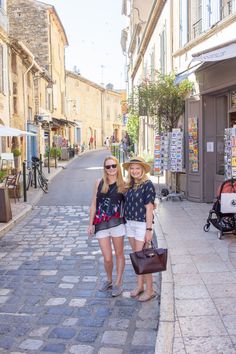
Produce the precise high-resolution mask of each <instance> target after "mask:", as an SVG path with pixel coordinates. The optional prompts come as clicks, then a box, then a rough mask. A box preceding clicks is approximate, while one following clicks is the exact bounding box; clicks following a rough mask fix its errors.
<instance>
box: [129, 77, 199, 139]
mask: <svg viewBox="0 0 236 354" xmlns="http://www.w3.org/2000/svg"><path fill="white" fill-rule="evenodd" d="M191 90H192V83H191V82H190V81H189V80H187V79H186V80H183V81H182V82H181V83H180V84H179V85H176V84H175V75H174V74H171V75H161V74H158V78H157V80H156V81H148V80H145V81H143V82H142V83H141V84H140V85H139V86H138V87H136V88H135V89H134V92H133V94H132V97H131V101H130V102H131V110H132V111H133V113H135V114H138V115H144V116H152V117H154V122H155V128H156V130H157V131H159V132H161V131H171V130H172V129H173V128H176V127H177V124H178V120H179V118H180V116H181V115H182V114H183V113H184V107H185V98H186V97H187V96H188V95H189V93H190V92H191Z"/></svg>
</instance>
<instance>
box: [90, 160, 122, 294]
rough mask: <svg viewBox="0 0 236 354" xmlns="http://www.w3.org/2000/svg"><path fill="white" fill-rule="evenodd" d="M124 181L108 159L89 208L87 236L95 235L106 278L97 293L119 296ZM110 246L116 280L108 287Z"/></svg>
mask: <svg viewBox="0 0 236 354" xmlns="http://www.w3.org/2000/svg"><path fill="white" fill-rule="evenodd" d="M123 192H124V181H123V177H122V172H121V167H120V164H119V161H118V160H117V158H116V157H114V156H108V157H107V158H105V160H104V164H103V178H102V179H101V180H100V181H97V182H96V184H95V189H94V194H93V200H92V204H91V207H90V222H89V227H88V234H89V236H92V235H93V234H94V232H95V235H96V238H97V239H98V242H99V246H100V248H101V251H102V255H103V258H104V268H105V271H106V275H107V279H106V280H105V281H104V282H103V283H102V284H101V286H100V289H99V290H100V291H107V290H109V289H112V296H113V297H115V296H119V295H120V294H121V293H122V291H123V289H122V278H123V272H124V267H125V257H124V236H125V225H124V223H125V220H124V217H123V211H122V209H123V208H122V207H123V200H124V195H123ZM112 244H113V246H114V250H115V256H116V281H115V283H114V284H112V271H113V256H112Z"/></svg>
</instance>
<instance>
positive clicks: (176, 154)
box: [154, 129, 184, 176]
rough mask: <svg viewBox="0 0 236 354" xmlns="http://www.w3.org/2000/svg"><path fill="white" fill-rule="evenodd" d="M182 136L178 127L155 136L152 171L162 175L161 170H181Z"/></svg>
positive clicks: (182, 161) (182, 162)
mask: <svg viewBox="0 0 236 354" xmlns="http://www.w3.org/2000/svg"><path fill="white" fill-rule="evenodd" d="M183 141H184V136H183V132H182V131H181V130H180V129H173V130H172V132H166V133H161V134H157V135H156V136H155V149H154V172H155V175H156V176H162V175H163V171H164V170H165V171H167V170H169V171H171V172H182V171H183V166H184V144H183Z"/></svg>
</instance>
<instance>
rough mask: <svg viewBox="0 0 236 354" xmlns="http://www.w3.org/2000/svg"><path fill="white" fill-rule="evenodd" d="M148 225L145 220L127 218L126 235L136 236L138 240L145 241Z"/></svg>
mask: <svg viewBox="0 0 236 354" xmlns="http://www.w3.org/2000/svg"><path fill="white" fill-rule="evenodd" d="M146 227H147V226H146V222H145V221H135V220H126V224H125V228H126V235H127V236H128V237H132V238H135V240H137V241H144V238H145V234H146Z"/></svg>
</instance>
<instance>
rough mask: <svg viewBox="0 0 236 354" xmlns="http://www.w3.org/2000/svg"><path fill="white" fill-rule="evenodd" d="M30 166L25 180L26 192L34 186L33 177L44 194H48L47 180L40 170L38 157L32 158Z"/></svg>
mask: <svg viewBox="0 0 236 354" xmlns="http://www.w3.org/2000/svg"><path fill="white" fill-rule="evenodd" d="M31 161H32V166H31V167H27V170H28V175H27V180H26V190H27V191H28V190H29V188H30V187H33V186H35V185H36V181H35V176H36V179H37V182H38V184H39V186H40V188H41V189H42V190H43V191H44V193H47V192H48V179H47V178H46V177H45V175H44V173H43V172H42V171H41V169H40V160H39V158H38V157H32V158H31Z"/></svg>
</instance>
